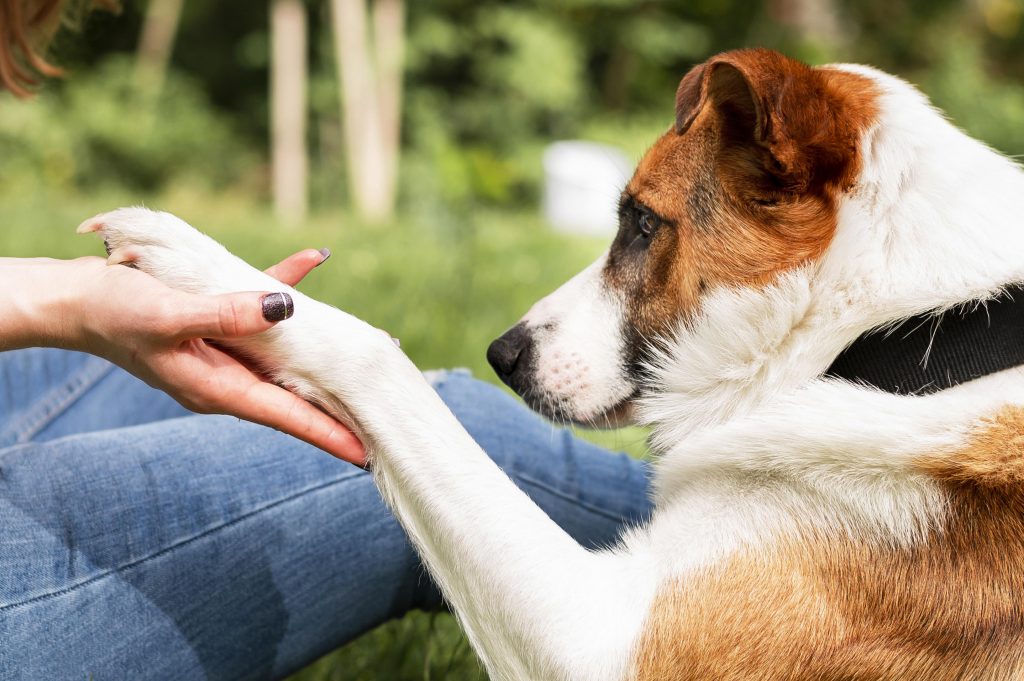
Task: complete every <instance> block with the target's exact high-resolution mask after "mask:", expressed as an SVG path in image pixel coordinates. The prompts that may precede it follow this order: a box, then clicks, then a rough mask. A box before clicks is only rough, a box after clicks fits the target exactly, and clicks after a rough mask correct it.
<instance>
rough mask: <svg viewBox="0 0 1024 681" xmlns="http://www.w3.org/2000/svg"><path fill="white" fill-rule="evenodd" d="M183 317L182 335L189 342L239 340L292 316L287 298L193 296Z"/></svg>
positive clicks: (276, 295)
mask: <svg viewBox="0 0 1024 681" xmlns="http://www.w3.org/2000/svg"><path fill="white" fill-rule="evenodd" d="M189 302H190V304H189V305H188V306H183V309H185V310H187V312H186V313H185V314H184V315H183V316H184V321H183V323H182V324H181V335H182V336H184V337H188V338H238V337H240V336H251V335H253V334H256V333H260V332H261V331H266V330H267V329H269V328H270V327H272V326H274V324H276V323H278V322H280V321H284V320H285V319H288V318H289V317H291V316H292V314H293V313H294V312H295V303H294V301H293V300H292V297H291V295H290V294H288V293H285V292H283V291H282V292H277V293H225V294H223V295H218V296H194V300H192V301H189Z"/></svg>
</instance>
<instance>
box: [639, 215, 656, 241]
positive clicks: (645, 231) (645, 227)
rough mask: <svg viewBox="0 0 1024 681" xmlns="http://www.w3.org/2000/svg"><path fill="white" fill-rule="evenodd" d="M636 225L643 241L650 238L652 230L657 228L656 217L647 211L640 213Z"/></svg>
mask: <svg viewBox="0 0 1024 681" xmlns="http://www.w3.org/2000/svg"><path fill="white" fill-rule="evenodd" d="M638 224H639V225H640V234H641V235H642V236H643V237H644V238H645V239H646V238H650V236H651V234H653V233H654V230H655V229H657V228H658V217H657V216H656V215H654V214H652V213H648V212H647V211H641V212H640V218H639V220H638Z"/></svg>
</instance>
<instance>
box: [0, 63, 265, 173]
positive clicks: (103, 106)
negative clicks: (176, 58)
mask: <svg viewBox="0 0 1024 681" xmlns="http://www.w3.org/2000/svg"><path fill="white" fill-rule="evenodd" d="M132 66H133V64H132V63H131V62H130V61H129V60H127V59H124V58H117V57H115V58H111V59H108V60H106V61H105V62H103V63H102V64H100V65H99V66H98V67H97V68H96V69H95V70H94V71H91V72H89V73H83V74H81V75H80V76H78V77H76V78H74V79H73V80H71V81H69V82H68V83H67V84H66V85H65V87H63V88H60V89H59V90H58V89H54V90H52V91H47V92H44V93H42V94H41V95H39V96H38V97H37V98H36V99H35V100H33V101H28V102H15V101H13V100H12V99H11V98H10V97H9V96H3V100H2V101H0V103H2V104H3V105H2V106H0V158H2V159H3V164H2V165H0V184H3V185H5V186H7V187H10V186H19V185H24V184H43V185H46V186H48V187H51V188H56V189H64V190H72V189H87V188H88V189H91V188H95V187H97V186H100V185H111V186H115V187H124V188H129V189H133V190H136V191H153V190H156V189H159V188H162V187H164V186H166V185H167V184H168V183H169V182H170V181H171V180H172V179H174V180H176V181H183V180H185V181H193V182H196V183H201V184H203V185H205V186H209V187H212V188H220V187H223V186H225V185H227V184H229V183H234V182H237V181H238V180H239V178H240V177H242V176H244V175H245V173H246V172H247V168H251V167H252V162H253V159H254V156H253V154H251V153H250V152H248V151H247V149H246V147H245V146H244V145H243V144H242V142H241V141H240V139H239V138H238V136H237V135H236V134H235V133H234V131H233V129H232V126H231V124H230V123H229V122H228V121H227V120H226V116H225V115H224V114H223V113H221V112H218V111H217V110H216V109H214V108H213V107H212V106H211V105H210V104H209V103H208V102H207V101H206V99H205V98H204V96H203V94H202V92H201V90H200V89H199V88H198V87H197V85H196V84H195V82H193V80H192V79H190V78H188V77H186V76H182V75H180V74H178V73H176V72H172V73H171V74H170V75H169V78H168V79H167V81H166V82H165V84H164V87H163V89H162V90H161V91H160V92H159V93H156V92H153V91H152V90H151V89H150V88H149V87H148V86H146V85H145V84H142V85H141V86H139V85H137V84H136V83H135V82H134V80H133V75H134V74H133V71H132Z"/></svg>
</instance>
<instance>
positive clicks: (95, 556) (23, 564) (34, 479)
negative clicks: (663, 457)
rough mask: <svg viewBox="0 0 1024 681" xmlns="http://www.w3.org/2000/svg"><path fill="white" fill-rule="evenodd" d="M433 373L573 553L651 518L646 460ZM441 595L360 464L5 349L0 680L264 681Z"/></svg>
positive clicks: (98, 371)
mask: <svg viewBox="0 0 1024 681" xmlns="http://www.w3.org/2000/svg"><path fill="white" fill-rule="evenodd" d="M434 384H435V387H436V389H437V390H438V392H439V393H440V394H441V396H442V397H443V398H444V400H445V402H446V403H447V404H448V406H449V407H450V408H451V409H452V410H453V411H454V412H455V414H456V415H457V416H458V417H459V420H460V421H461V422H462V423H463V425H464V426H465V427H466V428H467V429H468V430H469V432H470V433H471V434H472V435H473V437H474V438H476V440H477V442H479V443H480V444H481V446H483V448H484V449H485V450H486V451H487V452H488V454H489V455H490V456H491V457H493V458H494V459H495V460H496V461H497V462H498V464H499V465H501V467H502V468H503V469H504V470H505V471H506V472H507V473H508V474H509V475H510V476H511V477H512V479H513V480H515V482H516V483H517V484H518V485H519V486H520V487H522V488H523V489H524V490H525V491H526V492H527V493H528V494H529V495H530V496H531V497H532V498H533V500H534V501H535V502H536V503H538V504H539V505H540V506H541V507H542V508H543V509H544V510H545V511H546V512H547V513H548V514H549V515H550V516H551V517H552V518H553V519H554V520H555V521H556V522H558V523H559V524H560V525H561V526H562V527H563V528H565V529H566V531H568V532H569V533H570V534H572V535H573V536H574V537H576V538H577V539H578V540H579V541H580V542H582V543H583V544H585V545H588V546H601V545H607V544H609V543H611V542H613V541H614V540H615V538H616V537H617V535H618V534H619V532H620V531H621V529H622V528H623V526H624V525H626V524H629V523H634V522H639V521H642V520H643V519H644V518H645V517H646V516H647V515H648V514H649V512H650V502H649V501H648V474H649V472H648V467H647V465H646V464H644V463H641V462H638V461H635V460H633V459H630V458H629V457H627V456H625V455H621V454H618V455H612V454H609V453H608V452H606V451H604V450H602V449H599V448H597V447H595V446H593V445H590V444H588V443H586V442H583V441H581V440H578V439H576V438H574V437H573V436H572V435H571V434H570V433H568V432H565V431H560V430H557V429H554V428H553V427H551V426H550V425H549V424H547V423H545V422H544V421H542V420H540V419H539V418H538V417H536V416H535V415H533V414H532V413H531V412H529V411H528V410H526V409H525V408H524V407H523V406H522V405H521V404H520V403H518V402H517V401H516V400H514V399H513V398H511V397H509V396H508V395H506V394H505V393H504V392H502V391H501V390H499V389H497V388H494V387H492V386H490V385H487V384H485V383H482V382H480V381H476V380H474V379H472V378H470V377H469V376H468V375H465V374H462V373H441V374H437V375H436V376H435V377H434ZM511 522H514V519H512V520H511ZM441 606H442V602H441V598H440V596H439V595H438V593H437V590H436V588H435V587H434V586H433V584H432V583H431V581H430V579H429V578H428V577H427V576H426V574H425V573H424V571H423V569H422V568H421V566H420V563H419V560H418V559H417V557H416V555H415V553H414V552H413V551H412V549H411V548H410V546H409V544H408V542H407V540H406V537H405V535H404V533H403V532H402V530H401V528H400V527H399V526H398V524H397V523H396V521H395V519H394V518H393V517H392V515H391V514H390V512H389V511H388V510H387V509H386V508H385V506H384V505H383V503H382V502H381V500H380V497H379V496H378V493H377V490H376V488H375V487H374V485H373V482H372V479H371V478H370V476H369V475H368V474H367V473H365V472H363V471H361V470H359V469H357V468H354V467H352V466H350V465H348V464H345V463H343V462H341V461H338V460H337V459H334V458H332V457H330V456H328V455H326V454H324V453H322V452H320V451H318V450H316V449H314V448H312V447H310V446H308V445H306V444H304V443H302V442H299V441H298V440H295V439H293V438H291V437H288V436H286V435H283V434H281V433H278V432H275V431H273V430H270V429H267V428H264V427H261V426H257V425H254V424H250V423H246V422H242V421H238V420H237V419H234V418H229V417H224V416H197V415H193V414H190V413H188V412H187V411H185V410H184V409H183V408H182V407H180V406H179V405H178V404H177V403H175V402H174V401H173V400H171V399H170V398H169V397H167V396H166V395H164V394H163V393H161V392H159V391H156V390H153V389H152V388H149V387H148V386H146V385H145V384H144V383H142V382H141V381H139V380H137V379H135V378H134V377H132V376H131V375H129V374H127V373H125V372H123V371H121V370H120V369H118V368H116V367H113V366H111V365H110V364H108V363H107V362H105V361H103V360H101V359H98V358H95V357H91V356H89V355H83V354H79V353H73V352H65V351H59V350H42V349H31V350H20V351H16V352H7V353H0V679H3V680H7V679H89V678H91V679H94V680H95V681H106V680H108V679H129V678H130V679H149V678H152V679H170V678H178V679H200V678H206V679H269V678H278V677H281V676H284V675H287V674H288V673H290V672H292V671H294V670H296V669H299V668H301V667H302V666H304V665H306V664H308V663H309V662H311V661H313V660H314V659H316V658H317V657H319V656H321V655H323V654H324V653H326V652H328V651H330V650H331V649H333V648H335V647H337V646H338V645H340V644H343V643H345V642H346V641H349V640H351V639H353V638H355V637H357V636H359V635H360V634H362V633H363V632H365V631H367V630H369V629H371V628H373V627H375V626H377V625H378V624H381V623H382V622H385V621H387V620H389V619H392V618H395V617H400V616H401V615H402V614H404V613H405V612H407V611H409V610H410V609H413V608H423V609H436V608H439V607H441Z"/></svg>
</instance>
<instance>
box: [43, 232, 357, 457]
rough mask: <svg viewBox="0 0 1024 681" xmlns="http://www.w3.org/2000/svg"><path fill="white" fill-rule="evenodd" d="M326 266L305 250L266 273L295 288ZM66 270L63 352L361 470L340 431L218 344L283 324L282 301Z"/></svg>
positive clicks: (101, 270) (129, 272) (96, 263)
mask: <svg viewBox="0 0 1024 681" xmlns="http://www.w3.org/2000/svg"><path fill="white" fill-rule="evenodd" d="M324 259H325V258H324V256H323V255H322V254H321V253H320V252H318V251H315V250H312V249H310V250H306V251H300V252H299V253H296V254H295V255H293V256H291V257H289V258H287V259H285V260H283V261H282V262H280V263H278V264H277V265H275V266H273V267H271V268H270V269H269V270H267V273H268V274H270V275H271V276H273V277H274V278H276V279H278V280H280V281H282V282H284V283H286V284H289V285H293V284H296V283H298V282H299V281H300V280H301V279H302V278H303V277H304V276H305V275H306V274H308V273H309V271H310V270H311V269H313V268H314V267H316V266H317V265H319V264H320V263H321V262H323V260H324ZM51 262H53V261H51ZM65 264H66V265H67V266H68V267H69V268H70V271H69V273H68V274H69V279H66V280H65V283H64V285H65V286H68V287H69V288H70V290H73V291H74V295H73V296H71V298H70V299H69V300H67V301H65V305H64V306H63V310H62V312H63V313H62V314H61V315H60V320H61V322H60V325H61V327H62V328H60V329H57V330H55V331H54V332H53V333H52V334H51V335H53V336H56V337H58V338H62V339H64V342H63V343H61V344H62V345H65V346H66V347H70V348H74V349H79V350H85V351H87V352H90V353H92V354H96V355H99V356H101V357H105V358H106V359H108V360H110V361H111V362H114V363H115V364H117V365H119V366H121V367H122V368H124V369H126V370H127V371H129V372H131V373H133V374H135V375H136V376H138V377H139V378H141V379H142V380H144V381H145V382H146V383H148V384H149V385H151V386H153V387H155V388H159V389H160V390H163V391H164V392H166V393H168V394H169V395H171V397H173V398H174V399H175V400H177V401H178V402H179V403H181V404H182V405H183V406H185V407H186V408H188V409H190V410H192V411H195V412H198V413H218V414H229V415H233V416H237V417H239V418H242V419H245V420H247V421H253V422H256V423H261V424H263V425H266V426H270V427H271V428H276V429H277V430H280V431H283V432H285V433H289V434H291V435H293V436H295V437H297V438H299V439H301V440H304V441H306V442H308V443H310V444H312V445H314V446H316V447H319V448H320V449H323V450H325V451H327V452H329V453H330V454H333V455H334V456H337V457H338V458H341V459H344V460H345V461H349V462H351V463H354V464H356V465H359V466H362V465H365V462H366V458H365V457H366V454H365V450H364V449H363V446H362V444H361V443H360V442H359V440H358V439H357V438H356V437H355V435H353V434H352V432H351V431H350V430H348V429H347V428H346V427H345V426H344V425H342V424H341V423H339V422H338V421H336V420H335V419H333V418H332V417H330V416H328V415H327V414H325V413H324V412H322V411H320V410H319V409H317V408H316V407H314V406H313V405H312V404H310V403H308V402H306V401H305V400H303V399H301V398H299V397H298V396H296V395H294V394H293V393H291V392H289V391H287V390H285V389H284V388H281V387H279V386H277V385H275V384H273V383H270V382H269V381H267V380H265V379H264V378H262V377H261V376H260V375H258V374H257V373H255V372H254V371H253V370H252V369H251V368H250V367H248V366H247V365H246V364H244V363H243V362H242V361H239V359H237V358H235V357H233V356H231V355H230V354H228V353H227V352H225V351H224V350H222V349H220V348H219V347H217V346H216V345H215V343H216V341H217V340H223V339H229V338H238V337H241V336H247V335H253V334H257V333H260V332H262V331H266V330H267V329H269V328H271V327H272V326H273V325H274V324H275V323H278V322H282V321H283V319H284V318H285V314H284V312H285V305H283V304H282V303H283V302H284V301H283V300H282V298H281V296H282V295H286V294H280V293H276V294H274V293H271V294H270V295H267V294H265V293H256V292H254V293H231V294H225V295H218V296H206V295H194V294H189V293H184V292H182V291H178V290H176V289H171V288H168V287H167V286H165V285H163V284H162V283H160V282H159V281H157V280H156V279H155V278H153V277H151V276H149V275H147V274H144V273H143V272H140V271H138V270H135V269H131V268H129V267H120V266H107V264H106V262H105V261H104V260H102V259H100V258H80V259H78V260H74V261H70V262H67V263H65ZM265 298H266V299H268V304H267V305H264V302H265V300H264V299H265ZM288 315H289V316H290V312H289V313H288ZM284 323H287V322H284ZM211 341H212V342H211Z"/></svg>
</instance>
